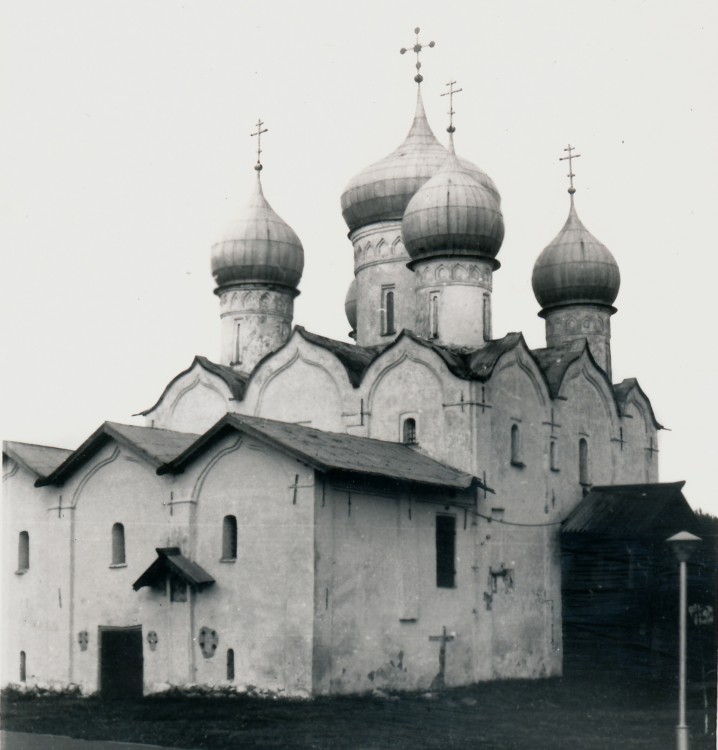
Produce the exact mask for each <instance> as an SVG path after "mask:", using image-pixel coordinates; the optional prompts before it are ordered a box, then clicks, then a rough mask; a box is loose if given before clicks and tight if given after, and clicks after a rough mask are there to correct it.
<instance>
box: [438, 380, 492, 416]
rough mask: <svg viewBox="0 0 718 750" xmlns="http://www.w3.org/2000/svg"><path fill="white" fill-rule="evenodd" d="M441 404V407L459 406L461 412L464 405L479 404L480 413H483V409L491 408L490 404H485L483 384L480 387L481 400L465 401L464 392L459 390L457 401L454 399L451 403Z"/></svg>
mask: <svg viewBox="0 0 718 750" xmlns="http://www.w3.org/2000/svg"><path fill="white" fill-rule="evenodd" d="M442 406H443V407H447V406H460V407H461V411H462V412H463V411H464V407H465V406H480V407H481V413H482V414H483V413H484V410H485V409H491V408H492V407H491V404H487V403H486V395H485V392H484V387H483V386H482V387H481V401H467V400H466V399H465V398H464V392H463V391H461V394H460V395H459V400H458V401H454V402H453V403H451V404H442Z"/></svg>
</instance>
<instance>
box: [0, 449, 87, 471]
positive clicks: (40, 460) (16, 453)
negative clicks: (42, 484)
mask: <svg viewBox="0 0 718 750" xmlns="http://www.w3.org/2000/svg"><path fill="white" fill-rule="evenodd" d="M2 450H3V453H4V454H5V455H7V456H9V457H10V458H12V459H13V461H17V463H19V464H20V465H21V466H22V467H23V468H25V469H27V470H28V471H29V472H30V473H31V474H34V475H35V476H36V477H45V476H47V475H48V474H51V473H52V472H53V471H54V470H55V469H56V468H57V467H58V466H59V465H60V464H61V463H62V462H63V461H64V460H65V459H66V458H67V457H68V456H69V455H70V454H71V453H72V451H71V450H67V449H66V448H53V447H51V446H49V445H35V444H34V443H17V442H14V441H10V440H6V441H3V444H2Z"/></svg>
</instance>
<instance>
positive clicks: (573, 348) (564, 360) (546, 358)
mask: <svg viewBox="0 0 718 750" xmlns="http://www.w3.org/2000/svg"><path fill="white" fill-rule="evenodd" d="M585 348H586V340H585V339H579V340H578V341H576V342H571V343H566V344H561V345H559V346H548V347H546V348H545V349H532V350H531V354H533V355H534V359H535V360H536V362H537V363H538V366H539V367H540V368H541V370H543V374H544V375H545V376H546V382H547V383H548V385H549V388H550V389H551V396H552V397H553V398H556V396H558V392H559V390H560V388H561V383H562V382H563V377H564V375H565V374H566V370H568V368H569V365H571V364H573V363H574V362H575V361H576V360H577V359H579V358H580V357H581V355H582V354H583V352H584V349H585Z"/></svg>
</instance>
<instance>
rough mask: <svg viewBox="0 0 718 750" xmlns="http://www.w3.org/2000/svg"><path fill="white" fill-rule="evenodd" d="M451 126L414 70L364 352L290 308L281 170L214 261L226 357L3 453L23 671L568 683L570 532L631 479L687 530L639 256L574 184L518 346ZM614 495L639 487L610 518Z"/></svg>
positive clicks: (486, 228) (268, 680)
mask: <svg viewBox="0 0 718 750" xmlns="http://www.w3.org/2000/svg"><path fill="white" fill-rule="evenodd" d="M417 82H418V83H419V84H420V83H421V76H417ZM408 115H409V113H407V119H409V117H408ZM453 139H454V128H453V124H452V125H450V127H449V138H448V145H445V144H443V143H441V142H440V141H439V140H438V139H437V138H436V136H435V135H434V133H433V132H432V129H431V128H430V126H429V123H428V121H427V118H426V116H425V113H424V109H423V105H422V100H421V90H420V86H419V93H418V99H417V106H416V112H415V115H414V119H413V122H412V124H411V127H410V129H409V132H408V135H407V136H406V139H405V140H404V141H403V142H402V143H401V144H400V145H399V146H398V147H397V148H396V150H394V151H393V152H391V153H390V154H389V155H388V156H386V157H385V158H383V159H381V160H380V161H378V162H376V163H375V164H372V165H371V166H369V167H367V168H366V169H364V170H363V171H361V172H360V173H359V174H358V175H356V176H355V177H353V178H352V179H351V180H350V181H349V183H348V185H347V187H346V189H345V191H344V193H343V195H342V196H341V207H342V213H343V216H344V219H345V221H346V224H347V226H348V229H349V240H350V242H351V246H352V248H353V253H354V275H355V278H354V280H353V282H352V284H351V287H350V289H349V292H348V295H347V300H346V314H347V317H348V320H349V324H350V326H351V329H352V333H351V338H352V339H353V341H351V342H349V341H335V340H331V339H328V338H325V337H323V336H320V335H317V334H315V333H311V332H309V331H307V330H305V329H304V328H302V327H301V326H300V325H295V324H294V321H293V303H294V299H295V297H296V295H297V294H298V285H299V282H300V278H301V275H302V270H303V266H304V251H303V248H302V244H301V242H300V240H299V238H298V237H297V235H296V234H295V233H294V231H293V230H292V229H291V228H290V227H289V226H288V225H287V224H286V223H285V222H284V221H283V220H282V219H281V218H280V217H279V216H278V214H277V213H275V211H274V210H273V209H272V207H271V206H270V204H269V202H268V201H267V199H266V198H265V196H264V194H263V191H262V185H261V164H260V163H258V164H257V166H256V167H255V169H256V170H257V171H256V175H255V178H254V188H253V192H252V194H251V197H250V199H249V202H248V203H247V205H246V207H245V209H244V210H243V211H242V212H240V213H238V215H237V218H236V220H235V221H234V222H233V223H231V224H230V225H229V226H228V227H227V228H226V229H225V231H224V232H223V233H222V234H221V235H220V236H219V238H218V240H217V242H216V243H215V244H214V245H213V246H212V249H211V267H212V274H213V276H214V279H215V282H216V290H215V293H216V295H217V297H218V301H219V309H220V325H221V329H222V350H221V354H220V357H219V359H218V360H217V361H213V360H210V359H207V358H206V357H205V356H197V357H195V359H194V361H192V362H191V363H190V365H189V367H188V368H187V369H186V370H185V371H183V372H181V373H179V374H178V375H177V376H176V377H175V378H174V379H173V380H172V381H171V382H170V383H169V384H168V385H167V387H166V389H165V390H164V392H163V393H162V394H155V398H157V396H158V395H159V398H157V400H156V403H154V405H152V406H151V407H150V408H148V409H146V410H145V411H143V412H142V414H143V416H144V419H145V424H144V426H138V425H125V424H116V423H105V424H103V425H101V426H100V427H99V428H98V429H97V430H96V431H95V432H94V433H93V434H92V435H90V436H89V437H88V438H87V440H86V441H85V442H84V443H83V444H82V445H80V446H79V447H77V448H75V449H74V450H63V449H60V448H51V447H46V446H41V445H30V444H24V443H17V442H6V443H4V447H3V501H2V502H3V509H2V512H3V516H2V529H3V549H4V554H5V559H4V560H3V566H2V569H3V574H2V575H3V580H2V585H3V598H4V602H3V613H4V614H3V625H4V627H3V637H2V684H3V685H5V684H7V683H8V682H27V683H29V684H34V683H42V684H50V685H69V684H77V685H79V686H80V687H81V689H82V691H83V692H85V693H93V692H96V691H101V692H102V693H104V694H107V695H114V694H118V695H121V694H127V693H129V694H132V693H135V694H138V693H142V692H145V693H148V692H154V691H158V690H162V689H165V688H167V686H170V685H187V684H201V685H225V684H239V685H246V684H252V685H255V686H258V687H260V688H266V689H269V690H276V691H284V692H285V693H286V694H289V695H300V696H301V695H315V694H329V693H351V692H359V691H365V690H371V689H373V688H390V689H429V688H432V687H433V688H436V687H441V686H444V685H447V686H451V685H460V684H466V683H471V682H476V681H480V680H490V679H497V678H539V677H544V676H550V675H558V674H560V673H561V670H562V659H563V646H562V643H563V641H562V633H563V613H562V564H561V529H562V524H565V523H566V521H567V519H570V518H571V517H572V516H573V514H576V513H577V512H580V514H581V515H580V516H579V518H580V519H581V521H580V523H578V522H577V523H574V525H573V526H572V531H573V532H576V530H577V529H578V531H581V529H582V528H584V527H585V525H586V524H588V527H590V526H591V524H592V523H598V522H599V521H600V523H602V524H603V526H602V528H604V529H605V521H606V514H607V513H610V512H613V510H611V508H613V509H615V507H617V506H621V505H625V504H626V503H629V502H630V501H631V497H632V494H631V493H632V492H633V494H634V495H635V494H636V492H638V494H639V495H640V497H641V498H642V502H648V503H649V505H650V500H651V498H652V497H654V496H655V497H657V498H661V502H663V501H664V499H665V498H668V499H667V500H665V502H666V503H667V504H668V506H670V508H671V509H672V511H671V512H672V513H673V516H672V517H676V518H678V521H677V522H680V523H681V526H685V524H686V523H689V522H690V519H691V518H692V511H690V508H689V507H688V505H687V503H686V501H685V499H684V498H683V496H682V494H681V492H680V486H678V487H676V486H675V485H670V486H667V485H660V484H658V483H657V482H658V455H659V454H658V448H657V434H658V431H659V430H660V428H661V426H660V424H659V423H658V422H657V421H656V417H655V416H654V411H653V408H652V407H651V403H650V401H649V399H648V397H647V396H646V394H645V393H644V392H643V390H642V389H641V387H640V386H639V384H638V382H637V380H635V379H628V380H624V381H622V382H620V383H614V382H613V380H612V376H611V318H612V316H613V314H614V313H615V312H616V308H615V307H614V306H613V304H614V301H615V299H616V297H617V295H618V291H619V284H620V275H619V268H618V264H617V262H616V260H615V259H614V257H613V256H612V255H611V253H610V252H609V250H608V249H607V248H606V247H605V246H604V245H603V244H602V243H601V242H600V241H599V240H598V239H596V238H595V237H594V236H593V235H592V234H591V233H590V232H589V231H588V230H587V229H586V228H585V227H584V226H583V224H582V223H581V221H580V219H579V217H578V213H577V210H576V206H575V202H574V192H575V191H574V189H573V186H572V187H571V189H570V190H569V193H570V202H569V206H568V218H567V220H566V223H565V225H564V226H563V228H561V229H560V231H558V234H557V235H556V237H555V239H554V240H553V241H552V242H551V243H550V244H549V245H548V246H547V247H546V248H545V249H544V250H543V252H541V253H540V255H538V257H537V260H536V264H535V268H534V272H533V288H534V292H535V295H536V299H537V302H538V310H539V311H540V312H539V314H540V315H541V316H542V317H543V318H544V319H545V321H546V346H545V347H543V348H540V349H533V350H532V349H530V348H529V347H528V346H527V344H526V342H525V340H524V339H523V337H522V335H521V334H520V333H508V334H506V335H503V336H501V337H498V338H495V337H494V334H493V330H492V321H491V295H492V276H493V274H494V273H495V272H497V271H498V269H499V265H500V264H499V260H498V255H499V251H500V248H501V244H502V239H503V233H504V224H503V218H502V213H501V199H500V195H499V192H498V190H497V188H496V185H495V184H494V183H493V181H492V180H491V178H490V177H489V176H488V175H486V174H485V173H484V172H483V171H481V169H479V167H477V166H476V165H475V164H472V163H471V162H469V161H467V160H465V159H462V158H461V156H460V155H458V154H457V152H456V151H455V147H454V142H453ZM390 145H391V144H388V146H390ZM569 155H571V151H570V149H569ZM569 171H570V170H569ZM557 229H558V227H557ZM347 251H349V247H347ZM308 261H309V262H311V257H309V258H308ZM151 400H152V399H148V403H150V402H151ZM631 487H633V488H634V489H633V490H631ZM667 487H668V488H669V489H668V490H667V489H666V488H667ZM596 488H598V489H596ZM607 488H608V489H607ZM611 488H613V489H614V490H615V492H612V491H611ZM636 488H640V491H638V490H637V489H636ZM671 488H672V489H671ZM669 490H670V491H669ZM596 493H598V494H599V495H600V497H601V498H603V497H605V496H607V495H610V496H611V497H613V498H618V500H614V505H613V506H611V505H610V503H609V504H608V505H605V504H604V505H600V504H599V507H598V510H595V509H596V507H597V506H596V497H597V495H596ZM621 498H623V499H621ZM646 498H648V500H646ZM585 503H590V504H591V505H590V508H592V509H593V510H591V511H590V512H587V511H586V507H588V506H586V505H585ZM660 507H661V508H663V507H664V506H663V505H661V506H660ZM601 508H604V510H601ZM605 508H609V510H605ZM676 509H678V511H679V512H676ZM666 512H668V511H666ZM634 515H635V514H634ZM573 517H574V518H575V516H573ZM582 524H583V526H582ZM629 525H630V523H629ZM679 530H681V529H680V528H675V530H674V531H679ZM627 575H628V573H627ZM648 637H649V638H650V634H649V636H648Z"/></svg>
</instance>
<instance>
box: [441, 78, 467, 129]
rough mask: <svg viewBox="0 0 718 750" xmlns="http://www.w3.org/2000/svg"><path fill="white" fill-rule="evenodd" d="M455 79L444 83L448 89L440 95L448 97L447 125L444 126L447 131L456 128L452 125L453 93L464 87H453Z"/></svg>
mask: <svg viewBox="0 0 718 750" xmlns="http://www.w3.org/2000/svg"><path fill="white" fill-rule="evenodd" d="M455 83H456V81H449V82H448V83H447V84H446V85H447V86H448V87H449V90H448V91H445V92H444V93H443V94H442V96H448V97H449V127H448V128H446V132H447V133H455V132H456V128H455V127H454V94H458V93H459V91H463V90H464V89H455V88H454V84H455Z"/></svg>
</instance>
